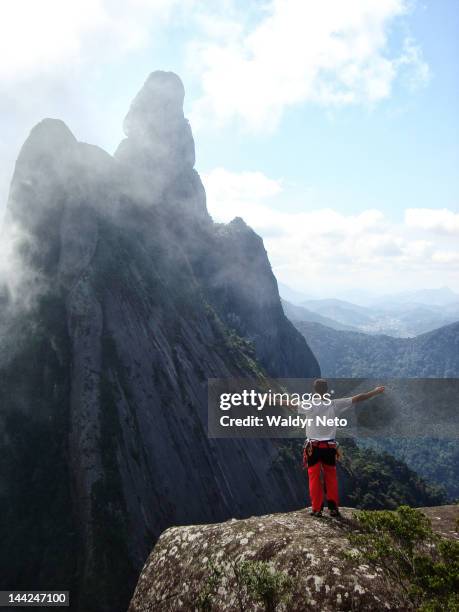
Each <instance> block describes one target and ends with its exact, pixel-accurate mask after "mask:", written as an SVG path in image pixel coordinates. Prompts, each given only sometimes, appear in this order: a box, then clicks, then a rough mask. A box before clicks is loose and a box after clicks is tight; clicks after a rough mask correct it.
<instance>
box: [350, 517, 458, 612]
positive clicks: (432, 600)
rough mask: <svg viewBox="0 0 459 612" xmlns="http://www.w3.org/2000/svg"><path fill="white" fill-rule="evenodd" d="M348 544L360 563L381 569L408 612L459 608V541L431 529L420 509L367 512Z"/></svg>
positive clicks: (400, 604)
mask: <svg viewBox="0 0 459 612" xmlns="http://www.w3.org/2000/svg"><path fill="white" fill-rule="evenodd" d="M356 521H357V531H356V532H353V533H351V534H350V535H349V540H350V542H351V544H352V545H353V546H355V547H356V548H357V550H358V551H359V552H357V553H351V556H353V557H354V558H357V559H358V560H363V561H364V562H366V563H369V564H370V565H371V566H373V567H374V568H375V569H379V570H382V575H383V577H384V578H385V579H386V581H387V582H388V585H389V587H390V592H391V594H392V597H393V600H394V601H393V603H394V605H396V606H401V607H403V609H406V610H419V611H422V612H443V611H445V612H446V611H448V612H457V610H459V542H457V541H452V540H446V539H444V538H442V537H440V536H438V535H436V534H434V532H433V531H432V527H431V525H430V522H429V519H428V518H427V517H426V516H425V515H424V514H423V513H422V512H420V511H419V510H415V509H414V508H410V507H408V506H400V507H399V508H398V509H397V510H396V511H395V512H389V511H377V512H368V511H362V512H359V513H357V515H356Z"/></svg>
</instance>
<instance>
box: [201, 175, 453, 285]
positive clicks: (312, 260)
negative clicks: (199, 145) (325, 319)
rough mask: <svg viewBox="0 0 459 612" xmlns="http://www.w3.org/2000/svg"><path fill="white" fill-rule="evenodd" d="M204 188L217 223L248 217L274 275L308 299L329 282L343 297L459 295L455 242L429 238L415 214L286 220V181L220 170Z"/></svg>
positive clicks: (291, 216) (321, 214)
mask: <svg viewBox="0 0 459 612" xmlns="http://www.w3.org/2000/svg"><path fill="white" fill-rule="evenodd" d="M203 182H204V185H205V187H206V192H207V202H208V207H209V211H210V213H211V215H212V216H213V217H214V219H215V220H216V221H220V222H228V221H230V220H231V219H232V218H234V217H235V216H240V217H243V219H244V220H245V221H246V222H247V223H248V224H249V225H250V226H251V227H253V229H254V230H255V231H256V232H258V233H259V234H260V235H261V236H262V237H263V239H264V243H265V247H266V249H267V251H268V255H269V258H270V261H271V264H272V266H273V269H274V272H275V273H276V275H277V276H278V278H279V279H280V280H282V281H283V282H285V283H287V284H291V285H292V286H295V287H298V288H300V289H303V290H304V291H306V290H307V289H308V287H310V286H311V285H314V284H317V283H323V282H324V279H326V281H325V282H326V283H327V284H328V285H329V286H330V287H337V288H338V290H339V289H342V290H347V289H349V288H357V287H365V288H367V289H369V290H374V291H376V292H380V293H383V292H384V291H383V289H384V287H383V286H382V285H384V286H385V287H386V288H387V287H388V286H389V287H390V288H391V290H393V289H406V288H407V287H410V286H411V287H412V288H421V287H423V286H432V284H433V285H437V284H438V283H442V284H445V285H450V286H451V287H456V288H457V279H458V267H459V248H458V246H457V244H456V242H455V241H454V240H453V239H451V240H450V242H448V241H445V238H444V236H440V235H438V234H436V233H435V231H434V232H431V233H430V234H429V235H428V236H427V237H425V233H426V232H425V230H426V227H425V226H423V227H421V228H418V227H413V225H411V224H410V223H409V220H410V214H409V213H410V210H411V209H408V210H407V211H406V215H405V217H406V220H407V221H405V220H404V221H403V222H399V223H396V222H394V221H391V220H390V219H388V218H386V217H385V215H384V214H383V213H382V212H381V211H380V210H376V209H368V210H364V211H362V212H360V213H359V214H344V213H341V212H338V211H336V210H334V209H333V208H322V209H318V210H308V211H307V212H288V211H287V210H285V208H283V207H282V202H283V200H285V193H284V191H283V182H282V180H277V179H272V178H269V177H267V176H266V175H264V174H263V173H261V172H243V173H236V172H230V171H228V170H226V169H223V168H217V169H215V170H214V171H212V172H209V173H208V174H205V175H203ZM304 205H305V208H307V206H308V202H305V203H304ZM420 210H423V209H420ZM424 210H427V213H429V209H424ZM435 212H439V213H442V211H435ZM430 213H432V211H430ZM432 227H433V229H434V230H435V226H432ZM331 293H333V291H332V292H331ZM335 294H336V292H335Z"/></svg>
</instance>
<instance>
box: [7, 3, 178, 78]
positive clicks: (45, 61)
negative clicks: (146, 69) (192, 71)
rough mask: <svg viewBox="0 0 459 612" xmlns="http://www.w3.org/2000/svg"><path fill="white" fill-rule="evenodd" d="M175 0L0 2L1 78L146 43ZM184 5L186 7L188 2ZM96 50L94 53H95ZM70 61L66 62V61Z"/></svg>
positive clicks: (24, 75) (26, 74) (104, 55)
mask: <svg viewBox="0 0 459 612" xmlns="http://www.w3.org/2000/svg"><path fill="white" fill-rule="evenodd" d="M181 4H183V3H181V2H179V0H126V1H125V2H121V3H120V2H117V1H116V0H66V1H64V0H40V1H39V2H37V1H35V0H14V1H12V0H10V1H7V2H3V3H2V16H1V20H0V78H2V79H3V80H24V79H26V78H29V77H34V76H35V75H36V74H43V73H44V74H47V73H50V72H51V73H52V72H53V70H55V69H56V68H60V67H62V66H66V67H67V69H68V70H69V71H70V72H71V71H72V63H76V64H80V63H82V62H83V63H84V62H85V61H93V60H94V57H97V61H100V60H101V59H104V58H107V57H110V56H111V55H112V54H113V53H115V54H120V53H123V52H125V51H128V50H132V49H135V48H139V47H141V46H142V45H145V44H147V42H148V40H149V35H150V34H151V31H150V30H151V28H152V26H153V25H154V24H155V22H156V23H157V24H158V23H159V24H162V23H164V21H166V20H167V19H169V18H170V16H171V14H172V11H173V10H174V9H176V8H177V7H178V6H179V5H181ZM185 4H186V5H187V6H188V5H189V4H190V2H189V1H186V2H185ZM95 52H96V53H95ZM69 64H70V65H69Z"/></svg>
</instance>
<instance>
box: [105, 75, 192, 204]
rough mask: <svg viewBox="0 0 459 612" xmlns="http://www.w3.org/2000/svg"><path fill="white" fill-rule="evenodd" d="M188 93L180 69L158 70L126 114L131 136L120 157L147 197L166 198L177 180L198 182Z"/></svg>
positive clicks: (134, 183)
mask: <svg viewBox="0 0 459 612" xmlns="http://www.w3.org/2000/svg"><path fill="white" fill-rule="evenodd" d="M184 97H185V90H184V87H183V83H182V81H181V80H180V78H179V77H178V76H177V75H176V74H174V73H173V72H162V71H157V72H152V73H151V74H150V76H149V77H148V78H147V80H146V81H145V84H144V85H143V87H142V89H141V90H140V91H139V93H138V94H137V95H136V97H135V98H134V100H133V102H132V104H131V107H130V109H129V111H128V114H127V115H126V118H125V120H124V124H123V127H124V132H125V134H126V136H127V138H125V139H124V140H123V141H122V142H121V143H120V145H119V147H118V149H117V151H116V153H115V157H116V158H117V159H118V160H119V161H120V162H121V163H122V165H123V166H124V167H125V168H126V169H128V174H129V178H128V181H129V186H130V189H131V190H133V191H135V192H136V193H137V195H138V196H139V197H141V198H143V199H148V200H149V201H151V200H153V201H154V200H159V199H162V198H163V197H164V195H165V193H166V192H167V191H168V190H170V189H171V188H173V186H174V185H177V184H182V185H183V184H185V183H187V182H190V181H195V178H193V177H191V176H190V173H191V172H192V170H193V167H194V163H195V151H194V140H193V135H192V133H191V128H190V124H189V123H188V121H187V120H186V119H185V116H184V114H183V100H184ZM185 177H188V178H186V179H185ZM201 208H202V207H201Z"/></svg>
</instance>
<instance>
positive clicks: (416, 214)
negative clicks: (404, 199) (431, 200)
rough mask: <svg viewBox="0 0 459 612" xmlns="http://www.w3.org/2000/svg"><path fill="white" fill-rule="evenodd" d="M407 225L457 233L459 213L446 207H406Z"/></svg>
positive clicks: (458, 230) (439, 231)
mask: <svg viewBox="0 0 459 612" xmlns="http://www.w3.org/2000/svg"><path fill="white" fill-rule="evenodd" d="M405 223H406V224H407V226H408V227H412V228H416V229H422V230H427V231H430V232H438V233H444V234H459V213H456V212H453V211H452V210H448V209H447V208H442V209H438V208H408V209H407V210H406V211H405Z"/></svg>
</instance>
